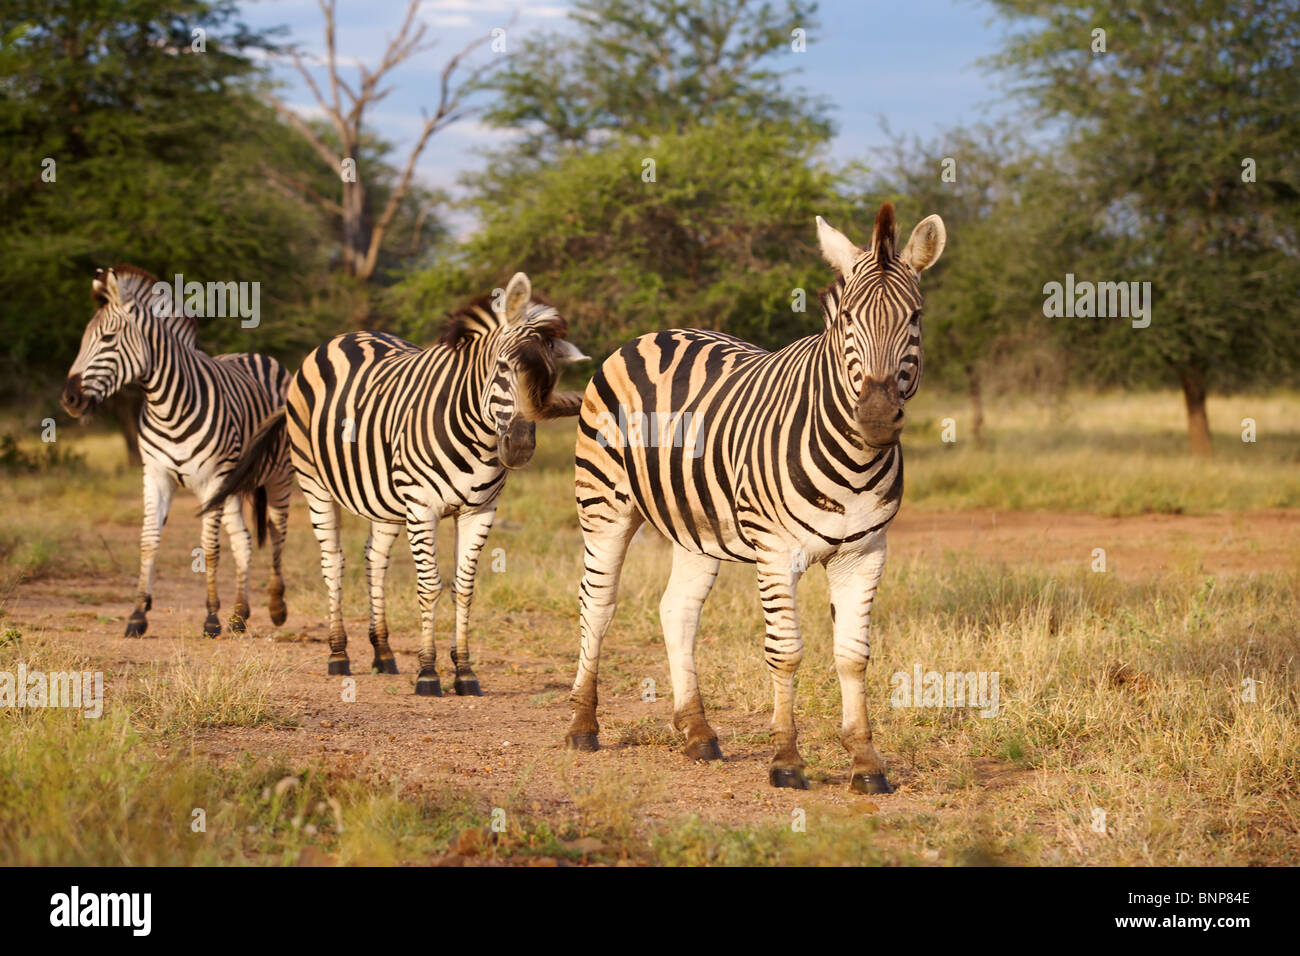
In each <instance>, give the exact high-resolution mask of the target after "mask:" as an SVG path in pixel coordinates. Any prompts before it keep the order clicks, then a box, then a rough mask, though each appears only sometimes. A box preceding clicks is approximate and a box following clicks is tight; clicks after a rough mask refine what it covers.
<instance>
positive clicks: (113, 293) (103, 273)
mask: <svg viewBox="0 0 1300 956" xmlns="http://www.w3.org/2000/svg"><path fill="white" fill-rule="evenodd" d="M110 283H111V284H112V288H111V289H110V287H109V285H110ZM90 296H91V298H93V299H94V300H95V301H96V302H98V303H99V304H100V305H108V302H109V299H110V298H113V299H116V298H117V276H115V275H114V274H113V270H112V269H96V270H95V278H93V279H91V280H90Z"/></svg>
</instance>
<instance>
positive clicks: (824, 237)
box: [817, 216, 862, 274]
mask: <svg viewBox="0 0 1300 956" xmlns="http://www.w3.org/2000/svg"><path fill="white" fill-rule="evenodd" d="M817 242H818V244H819V245H820V246H821V247H822V256H823V257H824V258H825V259H826V261H827V262H829V263H830V264H831V265H832V266H833V267H834V268H835V270H836V271H837V272H839V273H841V274H843V273H847V272H849V271H851V270H852V269H853V263H855V262H857V261H858V257H859V256H861V255H862V250H861V249H859V248H858V247H857V246H855V245H854V244H853V243H851V242H850V241H849V238H848V236H846V235H844V233H842V232H840V231H839V230H838V229H836V228H835V227H833V226H832V225H830V223H828V222H827V221H826V220H825V219H823V218H822V217H821V216H818V217H817Z"/></svg>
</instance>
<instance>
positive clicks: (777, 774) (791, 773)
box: [767, 767, 808, 790]
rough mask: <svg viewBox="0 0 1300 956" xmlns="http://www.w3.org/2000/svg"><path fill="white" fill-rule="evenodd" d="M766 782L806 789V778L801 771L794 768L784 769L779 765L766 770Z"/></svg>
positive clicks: (795, 788) (794, 788) (792, 788)
mask: <svg viewBox="0 0 1300 956" xmlns="http://www.w3.org/2000/svg"><path fill="white" fill-rule="evenodd" d="M767 782H768V783H770V784H771V785H772V786H774V787H785V788H786V789H789V790H807V789H808V778H807V777H805V776H804V775H803V771H802V770H799V769H798V768H795V769H794V770H784V769H782V768H780V767H773V768H772V769H771V770H769V771H768V774H767Z"/></svg>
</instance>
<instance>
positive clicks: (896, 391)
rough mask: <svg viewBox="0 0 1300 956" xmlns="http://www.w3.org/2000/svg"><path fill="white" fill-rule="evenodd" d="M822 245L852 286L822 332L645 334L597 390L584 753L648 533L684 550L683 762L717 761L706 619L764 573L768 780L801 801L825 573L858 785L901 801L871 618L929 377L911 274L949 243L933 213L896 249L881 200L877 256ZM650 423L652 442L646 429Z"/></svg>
mask: <svg viewBox="0 0 1300 956" xmlns="http://www.w3.org/2000/svg"><path fill="white" fill-rule="evenodd" d="M817 234H818V239H819V244H820V247H821V251H822V254H823V256H824V257H825V258H826V260H827V261H828V262H829V263H830V265H831V266H833V267H834V269H835V270H836V272H837V273H838V276H837V278H836V279H835V281H834V283H833V284H832V285H831V286H830V288H829V289H827V290H826V291H824V292H823V293H822V295H821V306H822V311H823V317H824V319H825V323H826V327H825V329H824V330H823V331H822V332H821V333H819V334H816V335H812V336H809V337H807V338H803V339H800V340H798V341H796V342H794V343H793V344H791V345H788V346H786V347H785V348H783V349H781V350H780V351H778V352H775V353H771V352H767V351H765V350H763V349H760V348H758V347H757V346H754V345H751V344H749V343H747V342H744V341H741V340H740V339H737V338H735V337H733V336H731V335H726V334H722V333H718V332H709V331H701V330H688V331H666V332H658V333H651V334H648V335H643V336H641V337H640V338H638V339H635V340H633V341H632V342H630V343H628V344H627V345H625V346H623V347H622V348H621V349H620V350H619V351H617V352H615V353H614V354H613V355H611V356H610V357H609V358H608V359H607V360H606V361H605V362H604V364H603V365H602V366H601V368H600V370H599V371H598V372H597V373H596V375H595V376H594V377H593V378H592V380H591V382H590V384H589V385H588V386H587V390H586V394H585V396H584V398H583V404H582V411H581V414H580V416H579V419H578V436H577V444H576V448H575V456H574V459H575V466H574V478H575V491H576V496H577V506H578V518H579V524H580V526H581V528H582V534H583V543H584V551H585V559H584V564H585V571H584V574H583V577H582V582H581V585H580V587H579V610H580V621H581V624H580V626H581V637H582V647H581V654H580V657H579V661H578V673H577V678H576V680H575V681H574V685H573V691H572V694H571V697H570V701H571V703H572V705H573V717H572V721H571V724H570V726H569V729H568V732H567V735H566V738H565V743H566V746H567V747H569V748H570V749H575V750H588V751H589V750H596V749H598V747H599V743H598V733H599V726H598V724H597V722H596V683H597V671H598V667H599V661H600V647H601V641H602V640H603V638H604V636H605V632H606V630H607V629H608V627H609V623H610V620H611V618H612V617H613V614H614V608H615V604H616V601H617V593H618V585H619V577H620V574H621V571H622V566H623V560H624V557H625V555H626V552H627V548H628V545H629V544H630V542H631V540H632V537H633V535H634V534H635V533H636V531H637V529H638V528H639V526H640V525H641V524H642V522H649V523H650V524H651V525H652V526H653V527H655V528H656V529H657V530H658V531H659V532H661V533H662V534H664V535H665V536H667V537H668V538H669V539H670V540H671V541H672V543H673V563H672V571H671V574H670V577H669V581H668V587H667V590H666V591H665V592H664V594H663V599H662V601H661V603H660V605H659V616H660V622H661V624H662V626H663V632H664V641H665V644H666V645H667V652H668V664H669V670H670V672H671V677H672V684H673V724H674V727H675V728H676V729H677V730H678V731H681V732H683V733H684V735H685V753H686V755H687V756H688V757H691V758H693V759H697V760H700V759H702V760H718V759H721V757H722V752H721V750H720V749H719V747H718V740H717V734H716V733H714V731H713V729H712V728H711V727H710V726H709V723H708V721H707V720H706V719H705V715H704V707H703V704H702V702H701V700H700V691H699V686H698V679H697V674H696V668H695V638H696V632H697V629H698V626H699V618H700V610H701V608H702V606H703V604H704V601H705V599H706V598H707V597H708V594H709V591H710V589H711V588H712V586H713V582H714V579H715V578H716V577H717V574H718V568H719V565H720V563H721V562H722V561H736V562H743V563H748V564H753V565H755V566H756V569H757V578H758V591H759V596H760V599H761V602H762V606H763V614H764V617H765V625H766V641H765V656H766V661H767V665H768V668H769V671H770V673H771V677H772V684H773V692H774V694H773V696H774V707H773V719H772V726H773V731H774V734H773V736H774V741H775V744H776V754H775V756H774V758H773V760H772V762H771V767H770V770H769V775H768V780H769V783H771V785H772V786H775V787H792V788H798V789H806V788H807V786H808V782H807V779H806V777H805V776H804V773H803V766H804V762H803V760H802V758H801V757H800V756H799V751H798V747H797V744H796V731H795V724H794V677H795V671H796V669H797V668H798V666H799V662H800V659H801V657H802V655H803V641H802V638H801V637H800V633H799V625H798V618H797V614H796V608H795V590H796V587H797V585H798V582H799V578H800V575H801V574H802V573H803V571H804V570H805V569H806V568H807V567H808V566H809V565H811V564H813V563H821V564H824V565H825V566H826V570H827V574H828V577H829V581H830V592H831V615H832V620H833V621H834V625H833V628H834V648H835V666H836V670H837V672H838V674H839V679H840V689H841V695H842V706H843V727H842V738H841V740H842V742H843V744H844V747H845V748H846V749H847V750H848V751H849V753H850V754H851V756H852V761H853V767H852V776H851V778H850V786H851V787H852V789H853V790H855V791H858V792H861V793H889V792H892V788H891V787H890V785H889V783H888V781H887V780H886V777H885V771H884V766H883V764H882V763H881V760H880V757H879V756H878V755H877V754H876V751H875V749H874V748H873V746H872V737H871V726H870V723H869V722H868V719H867V706H866V688H865V682H864V679H865V674H866V665H867V658H868V654H869V650H870V645H869V641H868V630H869V616H870V612H871V605H872V600H873V598H874V597H875V593H876V587H877V584H878V583H879V581H880V576H881V572H882V571H883V569H884V564H885V532H886V529H887V528H888V527H889V523H890V521H891V520H892V519H893V517H894V515H895V514H896V513H897V511H898V507H899V502H900V499H901V497H902V493H903V454H902V450H901V448H900V447H899V438H900V436H901V434H902V429H903V421H904V413H903V406H904V403H905V402H906V401H907V399H909V398H911V397H912V395H913V394H915V392H916V389H917V387H918V385H919V384H920V380H921V304H922V299H921V294H920V291H919V286H918V281H917V280H918V278H919V276H920V274H921V273H922V272H923V271H924V270H926V269H928V268H929V267H930V266H932V265H934V263H935V261H936V260H938V258H939V255H940V254H941V253H942V251H943V247H944V243H945V239H946V233H945V231H944V226H943V221H942V220H941V219H940V218H939V217H938V216H935V215H932V216H930V217H928V218H926V219H924V220H922V221H921V222H920V223H919V224H918V225H917V227H916V229H915V231H914V232H913V233H912V235H911V238H910V239H909V241H908V243H907V246H906V247H905V248H904V249H903V250H902V252H901V253H899V252H897V249H896V246H897V227H896V225H895V222H894V209H893V206H892V204H889V203H885V204H884V205H882V206H881V208H880V210H879V213H878V214H877V216H876V220H875V229H874V233H873V237H872V243H871V246H870V247H869V248H868V249H867V250H865V251H864V250H862V249H859V248H858V247H857V246H855V245H854V244H853V243H852V242H851V241H850V240H849V239H848V238H847V237H845V236H844V235H843V234H842V233H840V232H838V231H837V230H835V229H834V228H832V227H831V226H829V225H828V224H827V223H826V222H825V221H824V220H823V219H822V218H821V217H817ZM655 422H657V423H658V425H659V427H658V428H657V429H654V428H648V427H647V423H655ZM647 431H649V434H647Z"/></svg>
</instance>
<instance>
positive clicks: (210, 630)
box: [203, 614, 221, 637]
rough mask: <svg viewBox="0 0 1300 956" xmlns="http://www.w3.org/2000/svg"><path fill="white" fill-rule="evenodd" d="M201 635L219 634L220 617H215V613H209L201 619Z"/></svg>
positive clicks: (212, 635) (211, 635) (218, 635)
mask: <svg viewBox="0 0 1300 956" xmlns="http://www.w3.org/2000/svg"><path fill="white" fill-rule="evenodd" d="M203 636H204V637H220V636H221V618H219V617H217V615H216V614H209V615H208V616H207V618H206V619H205V620H204V621H203Z"/></svg>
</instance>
